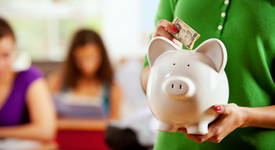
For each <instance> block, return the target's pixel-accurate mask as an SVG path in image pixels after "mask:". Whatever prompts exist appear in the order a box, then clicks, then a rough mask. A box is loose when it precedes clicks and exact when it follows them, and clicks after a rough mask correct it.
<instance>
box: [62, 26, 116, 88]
mask: <svg viewBox="0 0 275 150" xmlns="http://www.w3.org/2000/svg"><path fill="white" fill-rule="evenodd" d="M87 44H96V45H97V46H98V47H99V49H100V54H101V57H102V61H101V64H100V66H99V68H98V70H97V72H96V74H95V78H96V79H97V80H99V81H100V82H101V83H104V84H106V83H107V84H111V83H112V80H113V70H112V67H111V63H110V60H109V58H108V55H107V51H106V48H105V46H104V44H103V42H102V40H101V38H100V36H99V35H98V34H97V33H96V32H94V31H91V30H88V29H81V30H79V31H77V32H76V33H75V35H74V36H73V39H72V41H71V45H70V47H69V51H68V55H67V58H66V60H65V63H64V68H63V69H64V70H63V77H64V78H63V84H64V86H67V87H70V88H75V87H76V83H77V80H78V79H79V77H80V75H81V71H80V70H79V68H78V67H77V65H76V60H75V57H74V52H75V51H76V50H77V49H78V48H79V47H82V46H85V45H87Z"/></svg>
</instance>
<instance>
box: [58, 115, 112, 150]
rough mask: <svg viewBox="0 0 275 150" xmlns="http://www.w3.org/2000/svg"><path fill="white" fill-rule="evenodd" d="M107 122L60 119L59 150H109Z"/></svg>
mask: <svg viewBox="0 0 275 150" xmlns="http://www.w3.org/2000/svg"><path fill="white" fill-rule="evenodd" d="M106 127H107V121H105V120H88V119H59V120H58V133H57V142H58V144H59V149H77V150H109V149H110V148H109V147H108V146H107V144H106V143H105V141H104V133H105V129H106Z"/></svg>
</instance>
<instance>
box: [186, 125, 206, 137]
mask: <svg viewBox="0 0 275 150" xmlns="http://www.w3.org/2000/svg"><path fill="white" fill-rule="evenodd" d="M186 129H187V133H188V134H199V135H205V134H207V133H208V122H200V123H199V124H195V125H190V126H186Z"/></svg>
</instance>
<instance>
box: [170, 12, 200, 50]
mask: <svg viewBox="0 0 275 150" xmlns="http://www.w3.org/2000/svg"><path fill="white" fill-rule="evenodd" d="M172 23H173V24H175V25H176V27H177V28H178V32H177V33H173V32H170V31H169V33H170V34H171V35H172V37H174V38H175V39H176V40H178V41H179V42H181V43H182V44H183V45H185V46H186V47H187V48H188V49H192V48H193V46H194V43H195V41H196V40H197V39H198V38H199V37H200V35H199V34H198V33H197V32H196V31H194V30H193V29H192V28H191V27H189V26H188V25H187V24H186V23H184V22H183V21H182V20H180V19H179V18H178V17H176V18H175V19H174V20H173V22H172Z"/></svg>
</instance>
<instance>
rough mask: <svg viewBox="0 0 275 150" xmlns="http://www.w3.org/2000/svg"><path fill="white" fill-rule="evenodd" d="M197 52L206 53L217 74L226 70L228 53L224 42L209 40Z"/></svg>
mask: <svg viewBox="0 0 275 150" xmlns="http://www.w3.org/2000/svg"><path fill="white" fill-rule="evenodd" d="M195 51H196V52H200V53H204V54H205V55H207V56H208V57H209V58H210V59H211V60H212V61H213V62H214V64H215V67H216V68H214V69H215V70H216V71H217V72H220V71H222V70H224V68H225V65H226V62H227V52H226V48H225V46H224V44H223V42H222V41H220V40H218V39H209V40H206V41H205V42H203V43H202V44H201V45H200V46H199V47H198V48H197V49H196V50H195Z"/></svg>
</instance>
